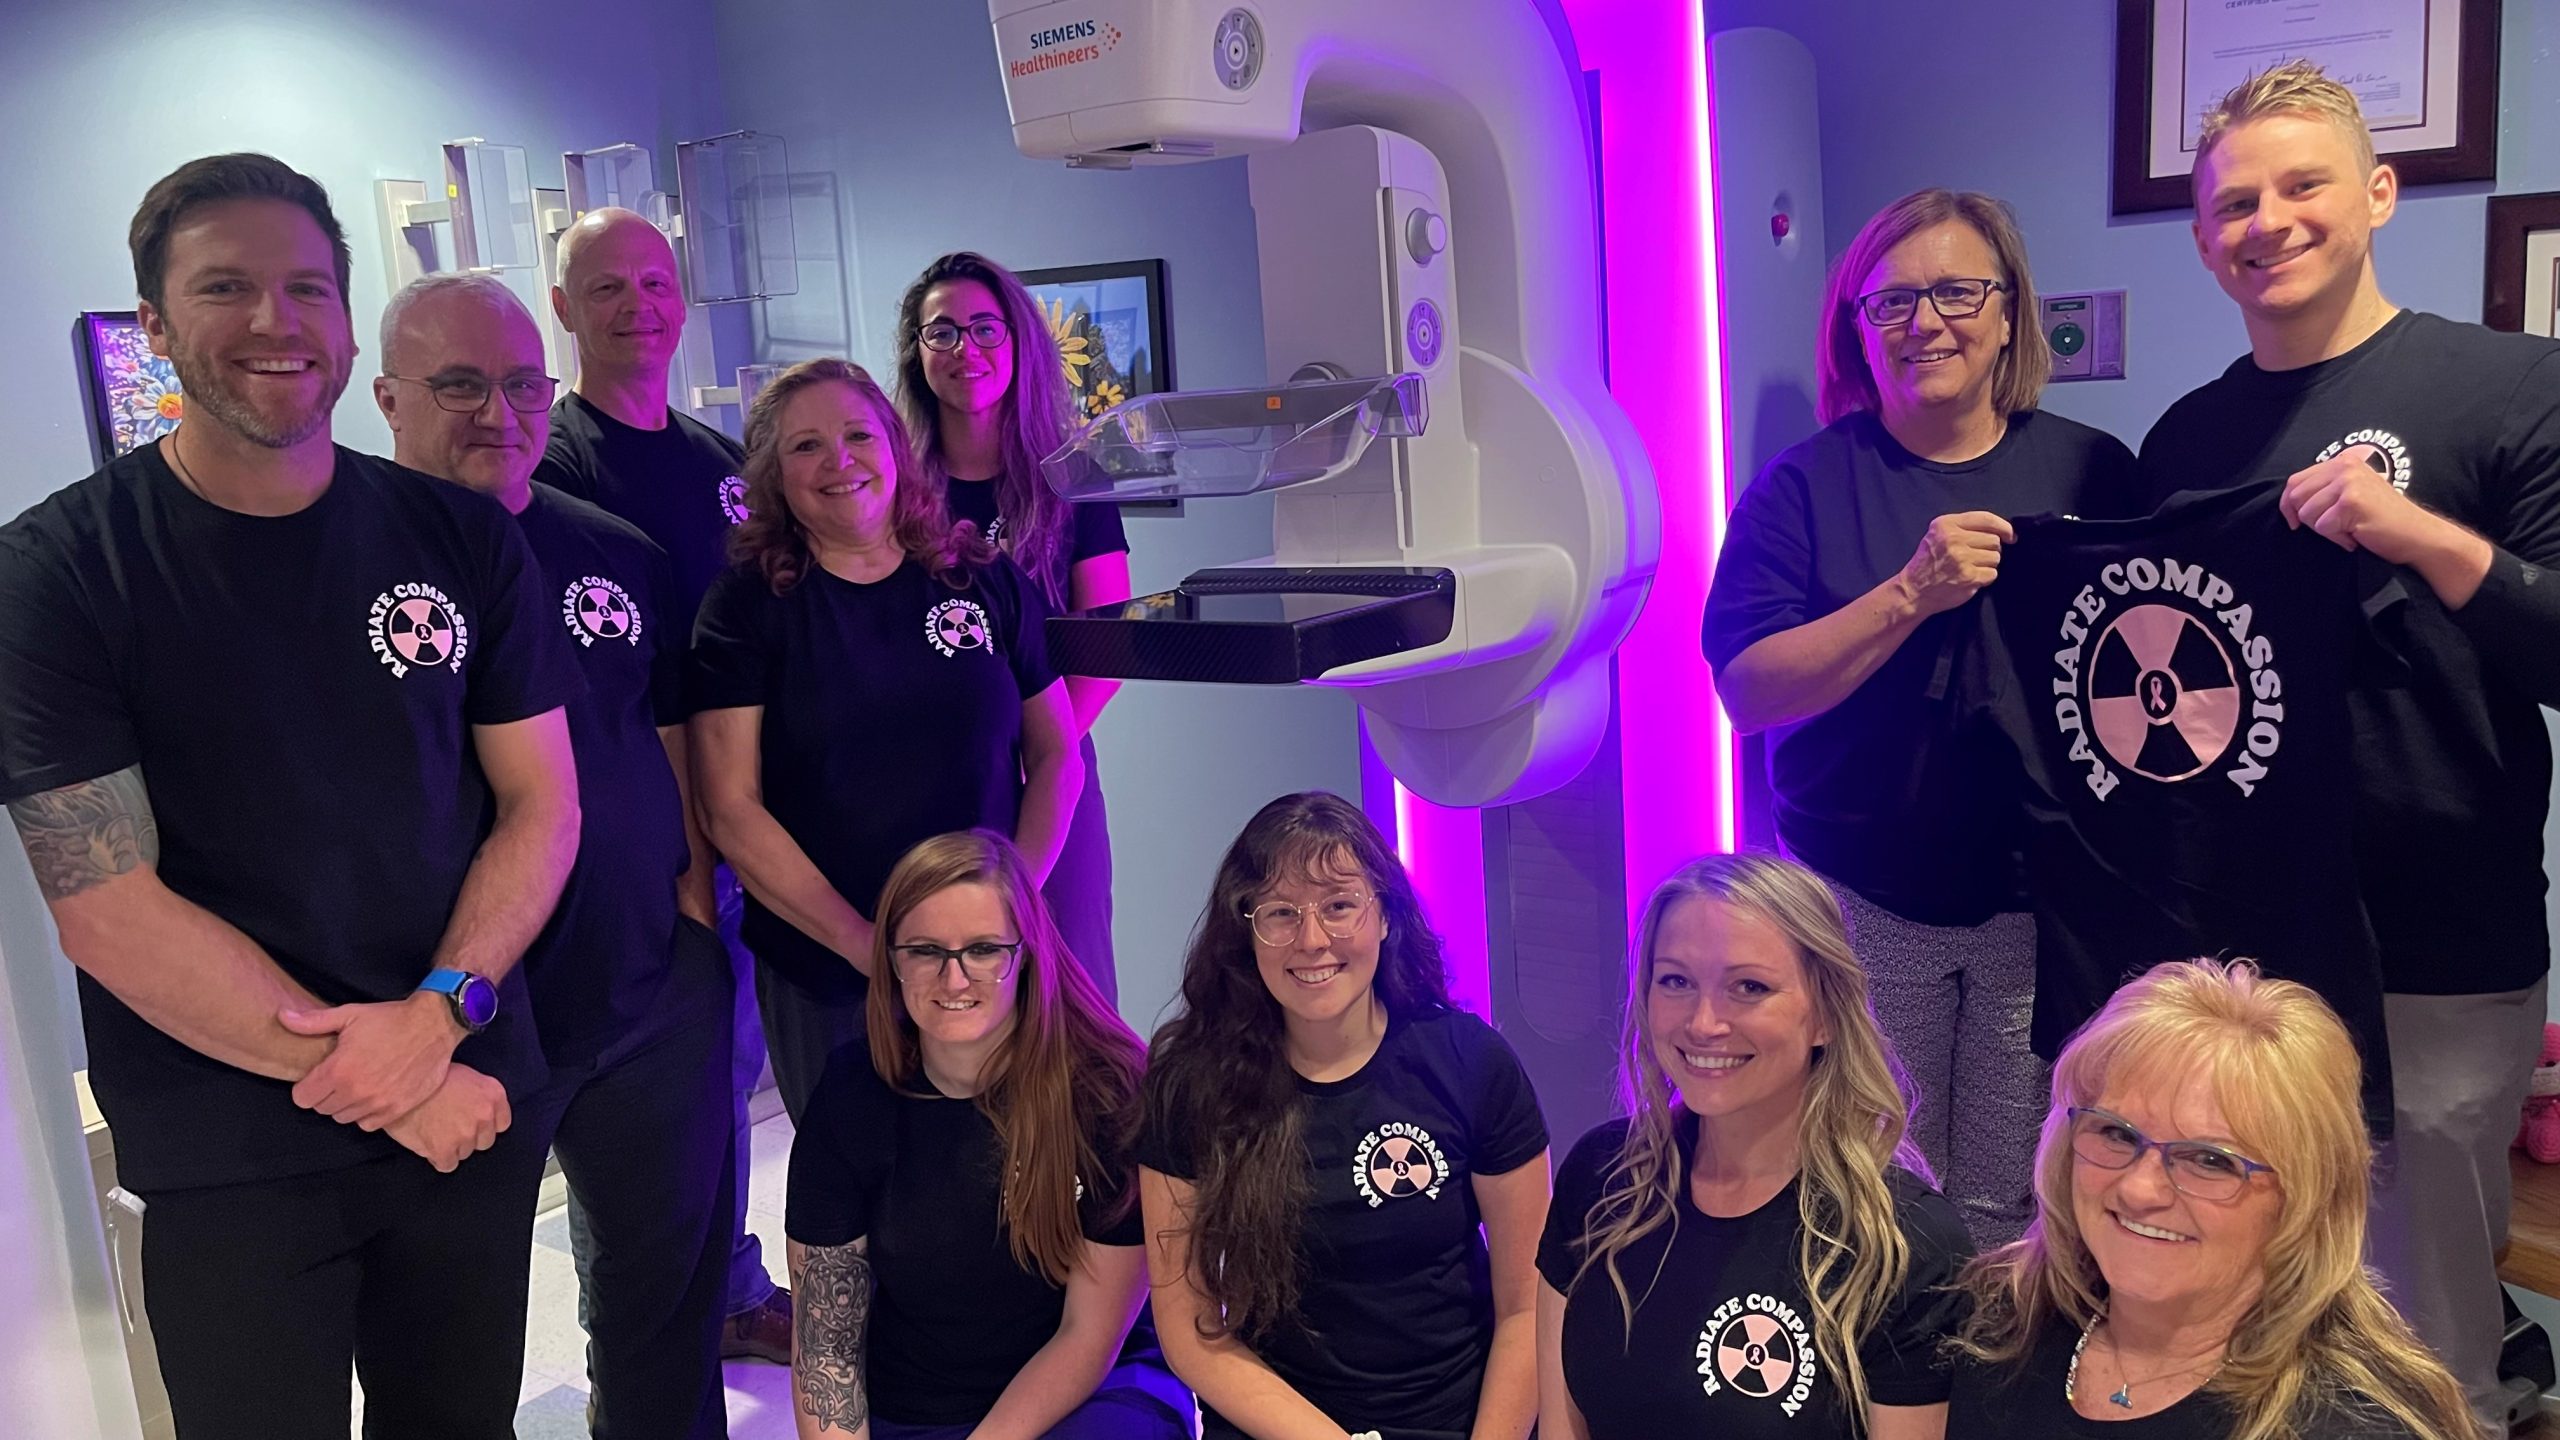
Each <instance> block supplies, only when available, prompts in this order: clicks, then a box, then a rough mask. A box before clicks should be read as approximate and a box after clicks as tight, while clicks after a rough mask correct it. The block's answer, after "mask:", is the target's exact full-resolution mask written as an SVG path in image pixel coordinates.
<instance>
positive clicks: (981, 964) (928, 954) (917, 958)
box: [889, 940, 1022, 985]
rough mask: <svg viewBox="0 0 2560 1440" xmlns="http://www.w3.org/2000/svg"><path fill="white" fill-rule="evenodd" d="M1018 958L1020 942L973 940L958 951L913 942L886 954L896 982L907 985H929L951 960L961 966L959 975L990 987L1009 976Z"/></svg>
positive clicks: (937, 978) (892, 949) (937, 977)
mask: <svg viewBox="0 0 2560 1440" xmlns="http://www.w3.org/2000/svg"><path fill="white" fill-rule="evenodd" d="M1021 957H1022V942H1021V941H1019V940H975V941H971V942H970V943H969V944H966V945H963V946H961V947H960V948H959V949H957V950H946V949H944V948H942V947H941V946H939V945H928V944H925V943H924V942H922V941H915V942H912V943H910V944H906V945H899V946H894V947H892V948H891V949H890V951H889V962H890V963H891V964H893V965H895V966H897V967H898V980H899V982H900V983H901V984H906V985H930V984H932V983H933V982H935V981H936V980H939V979H941V978H942V972H943V970H944V969H945V968H946V967H948V966H949V965H950V964H951V962H952V961H954V960H957V961H959V962H960V973H961V974H963V975H966V976H968V977H969V978H970V979H972V980H977V981H982V982H984V983H986V984H989V985H992V984H995V983H996V982H997V981H1000V980H1002V979H1004V977H1006V976H1007V975H1010V974H1012V973H1013V964H1014V962H1015V961H1016V960H1018V959H1020V958H1021Z"/></svg>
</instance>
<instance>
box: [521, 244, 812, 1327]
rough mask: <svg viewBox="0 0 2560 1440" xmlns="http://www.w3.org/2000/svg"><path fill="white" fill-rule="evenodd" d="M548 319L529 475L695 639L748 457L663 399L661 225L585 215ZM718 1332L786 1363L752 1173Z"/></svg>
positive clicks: (584, 1237)
mask: <svg viewBox="0 0 2560 1440" xmlns="http://www.w3.org/2000/svg"><path fill="white" fill-rule="evenodd" d="M551 309H552V313H553V314H554V315H555V316H556V317H558V319H559V321H560V325H561V328H563V329H565V330H567V331H568V332H569V334H570V336H571V337H572V338H573V339H574V340H575V341H576V342H577V347H578V382H577V387H576V389H575V391H574V392H573V393H571V394H568V395H563V396H561V397H560V403H559V404H558V405H557V406H555V407H554V408H553V409H552V412H551V441H550V444H549V446H548V447H547V448H546V450H545V452H544V455H543V462H542V468H541V469H540V470H538V471H536V472H535V478H536V479H537V480H540V481H541V482H543V483H544V484H546V485H550V486H554V487H557V488H558V489H560V490H562V491H565V492H567V493H568V494H570V495H573V496H575V497H577V498H578V499H580V500H585V501H590V502H592V503H593V504H595V505H597V506H600V507H602V508H603V509H605V510H607V511H610V512H612V513H613V514H615V515H617V516H620V517H621V518H622V519H625V520H628V521H630V522H631V523H632V524H634V525H636V526H638V527H640V530H641V532H642V533H643V534H645V535H647V536H648V537H649V538H650V539H652V540H655V541H656V542H658V546H659V548H660V549H662V550H664V551H666V553H667V557H668V560H669V562H670V563H671V564H672V565H673V567H674V572H675V581H674V591H673V594H672V597H671V599H670V602H669V604H668V607H667V614H668V616H669V618H670V620H671V621H672V624H673V628H674V629H675V631H676V633H678V634H680V635H683V636H685V637H688V638H690V637H691V636H692V634H693V619H694V612H695V611H697V610H699V609H700V608H701V606H702V596H703V592H704V591H706V590H709V589H710V588H711V582H712V581H713V580H715V579H717V578H719V575H720V572H721V571H723V570H725V569H727V568H728V566H729V532H730V530H731V529H733V528H734V527H735V526H736V525H737V523H738V522H739V521H741V520H743V519H745V518H746V515H747V509H746V493H747V490H746V482H744V481H742V480H740V479H739V478H738V472H739V470H740V469H741V468H743V466H744V464H745V459H746V457H745V455H744V454H743V453H742V452H741V451H740V450H739V449H738V447H737V445H736V444H735V443H734V442H732V441H731V440H730V439H729V437H728V436H726V435H723V434H721V433H720V432H719V431H717V430H714V429H711V428H710V427H709V426H706V425H703V424H702V423H700V422H699V421H696V420H695V419H693V418H692V417H691V416H689V415H685V414H682V413H680V412H678V411H676V410H674V409H673V408H671V407H670V406H669V405H668V404H667V372H668V370H669V369H670V368H672V366H673V365H674V363H675V356H676V345H677V342H678V341H680V340H681V339H682V338H683V336H684V320H685V305H684V288H683V285H682V284H681V283H680V280H679V277H678V276H677V273H676V257H675V251H674V249H673V248H671V247H670V246H669V245H668V244H667V237H666V236H664V235H662V234H660V233H659V231H658V227H657V226H655V225H652V224H650V223H649V222H648V221H647V220H646V219H644V218H643V217H641V216H640V215H638V214H635V213H633V212H632V211H629V210H620V209H612V208H607V209H602V210H590V211H588V212H587V213H586V214H584V215H581V216H579V217H578V220H577V223H576V224H574V225H571V226H570V227H569V229H568V231H567V232H566V233H565V234H563V235H562V236H561V237H560V283H559V284H558V285H555V286H553V287H552V290H551ZM717 893H718V912H719V913H718V917H717V923H718V927H719V930H720V934H721V936H722V938H723V939H724V940H725V941H726V942H727V943H728V945H729V951H730V957H731V961H732V966H733V983H734V984H735V986H736V991H735V993H734V994H733V996H732V999H731V1005H732V1008H731V1012H730V1023H731V1025H732V1027H733V1030H734V1035H735V1038H734V1042H733V1047H732V1051H731V1067H732V1068H731V1073H730V1082H731V1097H730V1111H729V1117H730V1124H731V1126H732V1127H733V1129H734V1130H735V1132H736V1136H737V1147H738V1154H739V1155H740V1156H742V1157H743V1156H745V1155H746V1154H747V1153H748V1131H747V1102H748V1099H749V1097H750V1096H752V1095H753V1093H754V1091H755V1086H756V1081H757V1079H758V1078H759V1077H760V1076H761V1075H762V1074H763V1071H764V1030H763V1028H762V1026H761V1025H759V1024H758V1022H757V1012H756V994H755V962H754V961H753V959H752V958H750V957H749V956H748V955H747V953H746V950H745V947H744V946H742V945H740V944H739V943H738V923H739V919H740V910H741V904H740V899H739V894H738V884H737V880H736V879H735V877H733V876H732V875H731V874H730V873H729V871H728V869H727V868H726V867H725V866H724V867H722V868H721V869H720V870H719V871H718V872H717ZM733 1203H734V1206H735V1209H736V1212H737V1218H736V1220H735V1221H734V1222H733V1223H732V1225H731V1227H730V1229H731V1237H730V1238H731V1248H730V1256H729V1294H728V1300H727V1304H726V1309H727V1312H728V1316H729V1319H728V1324H727V1328H726V1329H725V1330H723V1332H722V1334H721V1353H722V1354H724V1355H728V1356H732V1357H749V1358H754V1359H759V1360H770V1361H772V1362H774V1363H775V1364H777V1365H781V1364H788V1363H790V1360H791V1293H790V1292H789V1291H787V1290H783V1289H780V1288H778V1287H776V1286H775V1285H774V1283H773V1279H772V1276H771V1275H770V1274H768V1273H767V1271H766V1270H765V1268H764V1251H763V1248H762V1247H761V1246H760V1245H759V1244H758V1242H757V1240H756V1238H755V1237H754V1236H753V1235H750V1234H748V1233H747V1228H746V1212H747V1170H746V1165H745V1163H744V1161H743V1160H742V1161H741V1162H740V1164H739V1167H738V1176H737V1190H736V1194H735V1195H734V1196H733ZM569 1221H570V1225H569V1234H570V1239H571V1241H572V1242H573V1245H574V1247H575V1249H576V1251H577V1255H578V1267H579V1272H580V1274H581V1275H584V1274H585V1273H586V1271H587V1269H588V1255H587V1252H588V1233H587V1230H588V1227H587V1216H586V1212H585V1208H584V1206H583V1205H581V1204H580V1202H579V1201H578V1200H577V1199H576V1198H575V1197H574V1196H573V1197H572V1198H571V1199H570V1202H569Z"/></svg>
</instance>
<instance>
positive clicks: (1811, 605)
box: [1705, 410, 2135, 925]
mask: <svg viewBox="0 0 2560 1440" xmlns="http://www.w3.org/2000/svg"><path fill="white" fill-rule="evenodd" d="M1967 510H1988V511H1990V512H1992V513H1993V514H1996V515H2001V516H2004V517H2010V518H2014V517H2017V516H2020V515H2037V514H2047V513H2054V514H2069V515H2090V516H2116V515H2126V514H2132V513H2135V506H2134V495H2133V455H2132V452H2130V451H2128V450H2126V449H2125V447H2124V444H2123V442H2121V441H2119V440H2117V439H2116V438H2115V437H2114V436H2112V435H2109V434H2106V433H2105V432H2103V431H2099V430H2093V429H2091V428H2089V427H2088V426H2086V425H2081V424H2078V423H2076V422H2074V421H2070V420H2066V419H2064V418H2062V417H2061V416H2059V415H2048V414H2045V413H2044V412H2042V411H2036V410H2027V411H2021V412H2019V413H2018V414H2016V415H2013V416H2011V417H2010V420H2009V430H2008V433H2007V434H2006V435H2004V436H2003V437H2001V440H2000V443H1999V444H1997V445H1995V446H1993V447H1992V448H1991V449H1990V450H1989V451H1988V452H1986V453H1985V454H1983V455H1981V456H1980V457H1978V458H1976V459H1972V460H1966V461H1961V462H1957V463H1953V464H1945V463H1940V462H1938V461H1934V460H1923V459H1921V458H1920V457H1918V456H1916V455H1913V454H1912V453H1911V452H1910V451H1908V450H1905V449H1904V448H1903V447H1902V446H1901V445H1899V444H1897V443H1896V442H1895V441H1894V438H1893V436H1892V435H1890V434H1888V433H1887V432H1886V430H1885V428H1884V426H1883V424H1882V423H1880V422H1879V421H1878V420H1877V419H1876V417H1875V416H1874V415H1872V414H1869V413H1865V412H1860V413H1858V414H1855V415H1851V416H1848V417H1846V418H1844V419H1842V420H1839V421H1836V422H1834V423H1833V424H1832V425H1830V426H1829V427H1827V428H1826V429H1824V430H1823V431H1822V432H1821V433H1819V434H1817V435H1815V436H1814V437H1813V438H1811V439H1809V440H1807V441H1805V442H1804V443H1802V444H1800V445H1797V446H1794V447H1793V448H1791V449H1789V450H1787V451H1786V452H1785V453H1783V454H1781V455H1779V456H1778V458H1777V459H1776V460H1774V461H1772V462H1770V465H1769V468H1768V469H1767V470H1765V471H1763V472H1762V473H1761V475H1760V478H1759V479H1757V480H1755V481H1753V482H1752V484H1751V487H1750V488H1749V489H1747V490H1745V491H1743V492H1742V499H1741V502H1740V503H1739V504H1737V505H1736V506H1735V507H1734V512H1733V520H1732V523H1731V525H1730V526H1729V527H1728V528H1727V530H1726V532H1725V542H1724V551H1723V553H1722V554H1721V555H1720V556H1719V557H1718V558H1717V560H1716V570H1715V582H1714V586H1713V588H1712V589H1710V590H1709V591H1708V593H1707V613H1706V642H1705V644H1706V655H1707V660H1708V663H1709V664H1711V665H1713V666H1714V667H1715V669H1716V670H1717V671H1718V672H1719V673H1721V672H1723V671H1724V669H1725V668H1726V667H1727V666H1729V665H1731V664H1732V663H1733V662H1734V660H1735V659H1736V658H1737V657H1739V656H1740V655H1741V654H1742V652H1743V651H1745V650H1748V649H1750V648H1751V647H1752V646H1753V645H1756V644H1758V643H1759V642H1761V641H1762V640H1765V639H1768V638H1769V637H1770V636H1772V635H1776V634H1779V633H1781V632H1783V631H1787V630H1792V629H1795V628H1796V627H1797V626H1800V625H1804V624H1808V623H1810V622H1812V621H1815V620H1819V619H1821V618H1823V617H1824V616H1826V615H1829V614H1831V613H1833V612H1834V611H1837V610H1839V609H1840V608H1841V607H1843V606H1845V605H1847V604H1849V603H1850V602H1851V601H1854V600H1856V599H1858V598H1859V597H1860V596H1862V595H1865V594H1866V593H1868V592H1869V591H1871V590H1873V589H1875V587H1876V586H1878V585H1881V584H1883V583H1884V582H1885V581H1886V580H1887V579H1889V578H1891V577H1892V576H1893V575H1894V574H1896V573H1897V572H1899V571H1900V570H1901V569H1902V567H1903V566H1904V565H1905V564H1907V563H1908V562H1909V561H1910V559H1911V553H1912V551H1913V550H1914V549H1915V548H1916V547H1917V546H1918V545H1919V543H1920V537H1921V536H1923V535H1924V534H1926V533H1928V529H1929V522H1930V521H1932V520H1935V519H1936V518H1938V517H1939V516H1941V515H1949V514H1955V513H1958V512H1962V511H1967ZM1965 623H1968V617H1967V616H1966V614H1965V612H1964V609H1963V608H1962V607H1959V608H1958V609H1956V610H1952V611H1948V612H1946V613H1945V614H1941V615H1933V616H1931V617H1930V618H1929V619H1927V620H1925V621H1922V622H1921V623H1920V625H1919V626H1918V627H1917V628H1916V629H1914V630H1913V631H1912V633H1911V635H1910V636H1909V637H1908V638H1907V639H1905V640H1904V641H1903V642H1902V645H1901V647H1900V648H1899V649H1897V650H1895V652H1894V653H1893V655H1892V656H1891V658H1889V659H1887V660H1886V661H1885V662H1884V664H1883V665H1882V666H1881V667H1879V668H1878V669H1877V671H1876V673H1875V674H1873V675H1871V676H1869V677H1867V680H1866V683H1864V684H1862V685H1860V686H1859V687H1858V688H1857V689H1856V690H1854V691H1851V692H1850V694H1849V696H1848V698H1846V699H1844V700H1842V701H1841V702H1840V703H1839V704H1837V705H1834V706H1832V707H1831V708H1830V709H1829V710H1826V711H1824V712H1823V713H1821V714H1819V715H1816V716H1813V717H1811V718H1810V719H1806V720H1800V721H1798V722H1796V723H1794V724H1792V725H1783V726H1779V727H1777V728H1776V729H1775V730H1773V731H1771V732H1770V735H1769V744H1768V753H1769V784H1770V789H1771V790H1772V792H1773V793H1774V795H1775V799H1776V807H1777V826H1778V838H1779V840H1780V841H1781V842H1782V843H1783V844H1784V845H1785V847H1786V849H1787V851H1788V852H1789V853H1790V854H1793V855H1795V856H1796V857H1797V858H1799V859H1801V860H1803V861H1804V862H1805V863H1806V864H1808V865H1811V866H1812V867H1813V868H1814V869H1816V870H1819V871H1821V872H1822V873H1823V874H1825V875H1827V876H1830V877H1831V878H1832V879H1834V880H1837V881H1839V882H1840V883H1842V884H1844V885H1846V886H1848V887H1849V888H1850V889H1852V890H1855V891H1857V892H1858V893H1859V894H1861V895H1863V896H1865V897H1866V898H1867V899H1869V900H1871V901H1873V902H1875V903H1876V904H1878V905H1881V906H1883V907H1884V908H1885V909H1887V910H1890V911H1892V912H1894V913H1895V914H1897V915H1900V916H1902V917H1904V918H1905V919H1909V920H1916V921H1919V922H1920V923H1922V924H1929V925H1974V924H1980V923H1981V922H1982V921H1984V920H1987V919H1989V918H1990V917H1991V916H1992V915H1994V914H1997V913H1999V912H2001V911H2004V910H2017V909H2020V908H2023V901H2022V900H2021V898H2020V895H2019V891H2018V873H2017V859H2016V855H2017V846H2018V836H2017V827H2016V824H2015V815H2016V807H2015V805H2014V802H2013V798H2012V796H2011V795H2010V793H2009V791H2008V790H2007V789H2006V788H2005V787H2004V786H2003V785H2001V784H2000V783H1999V781H2000V777H2001V776H2002V774H2003V773H2004V772H2003V770H2002V768H2001V767H2000V765H1999V763H1998V757H1997V756H1996V755H1987V754H1985V753H1984V752H1983V750H1982V748H1981V742H1980V737H1979V736H1978V734H1976V733H1975V732H1972V731H1968V730H1966V729H1964V728H1963V727H1961V726H1960V725H1959V724H1958V723H1957V717H1956V716H1955V715H1954V714H1953V713H1952V712H1951V711H1950V709H1949V707H1948V706H1947V704H1946V703H1945V700H1944V698H1943V693H1944V692H1943V687H1936V688H1934V689H1933V686H1932V680H1933V678H1934V672H1935V669H1936V666H1937V664H1938V660H1939V657H1940V655H1941V654H1942V653H1943V651H1944V650H1945V646H1946V639H1947V636H1948V635H1949V634H1950V633H1951V632H1953V631H1954V630H1955V629H1956V628H1957V627H1958V626H1960V625H1963V624H1965Z"/></svg>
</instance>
